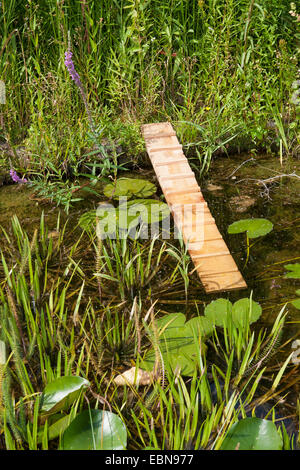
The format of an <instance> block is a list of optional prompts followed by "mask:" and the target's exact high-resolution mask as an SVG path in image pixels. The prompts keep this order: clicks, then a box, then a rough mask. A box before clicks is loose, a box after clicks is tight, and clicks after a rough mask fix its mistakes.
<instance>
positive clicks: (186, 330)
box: [143, 313, 213, 376]
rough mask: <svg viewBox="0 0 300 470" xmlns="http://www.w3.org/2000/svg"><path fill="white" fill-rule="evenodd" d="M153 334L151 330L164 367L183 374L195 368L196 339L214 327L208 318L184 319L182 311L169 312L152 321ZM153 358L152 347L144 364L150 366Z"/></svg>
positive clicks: (154, 357) (188, 374)
mask: <svg viewBox="0 0 300 470" xmlns="http://www.w3.org/2000/svg"><path fill="white" fill-rule="evenodd" d="M155 329H156V335H157V336H158V338H156V337H155V334H154V333H153V341H154V342H155V343H157V341H158V344H157V346H158V347H159V350H160V354H161V356H162V359H163V361H164V365H165V366H166V367H170V368H171V369H172V370H173V371H174V370H178V369H180V371H181V373H182V375H187V376H190V375H193V372H194V370H195V368H196V367H197V347H196V345H195V338H198V339H199V345H200V341H201V338H204V337H205V336H209V335H210V334H211V333H212V331H213V326H212V324H211V322H210V320H208V319H207V318H205V317H203V316H201V317H200V316H199V317H196V318H193V319H191V320H189V321H188V322H186V317H185V315H184V314H183V313H171V314H169V315H166V316H164V317H162V318H160V319H159V320H156V322H155ZM155 360H156V354H155V348H154V347H153V348H152V349H151V350H150V351H149V352H148V353H147V354H146V357H145V359H144V364H143V367H144V368H146V369H147V370H149V369H152V368H153V365H154V363H155Z"/></svg>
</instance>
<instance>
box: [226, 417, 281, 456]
mask: <svg viewBox="0 0 300 470" xmlns="http://www.w3.org/2000/svg"><path fill="white" fill-rule="evenodd" d="M282 447H283V442H282V438H281V437H280V435H279V433H278V431H277V429H276V426H275V424H274V423H273V422H272V421H268V420H266V419H261V418H244V419H241V420H240V421H238V422H237V423H235V424H234V425H233V426H231V428H230V429H229V431H228V433H227V435H226V437H225V439H224V441H223V443H222V446H221V450H236V449H238V450H281V449H282Z"/></svg>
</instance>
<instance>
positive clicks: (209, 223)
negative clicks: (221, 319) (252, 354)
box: [142, 122, 247, 292]
mask: <svg viewBox="0 0 300 470" xmlns="http://www.w3.org/2000/svg"><path fill="white" fill-rule="evenodd" d="M142 133H143V136H144V139H145V143H146V149H147V152H148V155H149V157H150V160H151V162H152V165H153V168H154V170H155V172H156V175H157V179H158V181H159V184H160V186H161V188H162V191H163V193H164V195H165V197H166V200H167V203H168V205H169V207H170V210H171V213H172V214H173V217H174V221H175V223H176V225H177V228H178V230H179V231H180V232H181V234H182V237H183V240H184V242H185V243H186V244H187V247H188V250H189V253H190V256H191V258H192V260H193V263H194V265H195V269H196V271H197V273H198V275H199V277H200V279H201V282H202V284H203V286H204V288H205V290H206V292H218V291H223V290H232V289H243V288H246V287H247V284H246V283H245V281H244V279H243V277H242V275H241V273H240V272H239V270H238V267H237V265H236V263H235V261H234V259H233V257H232V256H231V254H230V252H229V250H228V248H227V246H226V243H225V242H224V240H223V238H222V235H221V234H220V232H219V230H218V228H217V226H216V224H215V220H214V218H213V217H212V215H211V212H210V210H209V208H208V206H207V203H206V202H205V200H204V198H203V195H202V193H201V190H200V188H199V185H198V183H197V180H196V178H195V175H194V173H193V172H192V170H191V167H190V165H189V163H188V160H187V158H186V157H185V155H184V153H183V150H182V145H180V143H179V142H178V139H177V137H176V133H175V131H174V129H173V127H172V125H171V124H170V123H169V122H163V123H153V124H146V125H144V126H142Z"/></svg>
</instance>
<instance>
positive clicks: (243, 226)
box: [228, 218, 273, 267]
mask: <svg viewBox="0 0 300 470" xmlns="http://www.w3.org/2000/svg"><path fill="white" fill-rule="evenodd" d="M272 229H273V224H272V222H270V221H269V220H267V219H262V218H261V219H241V220H237V221H236V222H233V223H232V224H231V225H229V227H228V233H230V234H236V233H242V232H246V243H247V255H246V261H245V264H244V267H245V266H247V263H248V260H249V256H250V248H251V246H253V244H252V245H251V244H250V239H252V238H258V237H262V236H264V235H267V234H268V233H269V232H271V230H272Z"/></svg>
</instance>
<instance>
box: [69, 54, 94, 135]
mask: <svg viewBox="0 0 300 470" xmlns="http://www.w3.org/2000/svg"><path fill="white" fill-rule="evenodd" d="M72 55H73V54H72V52H71V50H70V47H68V50H67V51H66V52H65V66H66V67H67V70H68V72H69V74H70V77H71V78H72V80H73V81H74V83H75V85H76V86H77V87H78V89H79V91H80V94H81V97H82V101H83V103H84V106H85V109H86V113H87V116H88V120H89V126H90V129H91V131H92V133H93V134H94V135H95V134H96V129H95V124H94V120H93V118H92V113H91V111H90V108H89V105H88V101H87V96H86V92H85V90H84V86H83V84H82V82H81V80H80V77H79V75H78V73H77V72H76V70H75V65H74V63H73V60H72Z"/></svg>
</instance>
